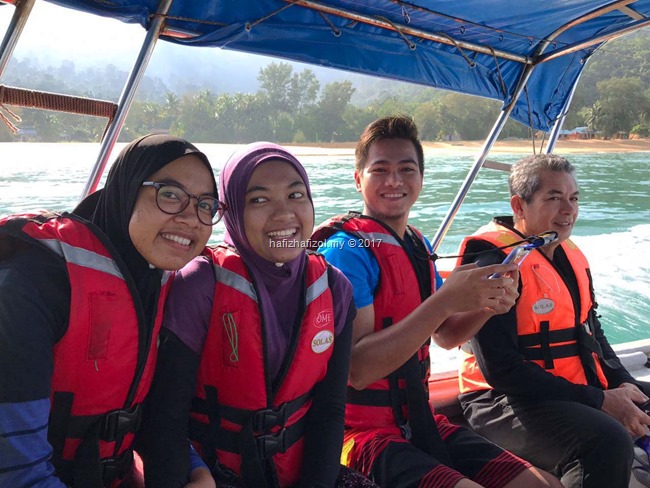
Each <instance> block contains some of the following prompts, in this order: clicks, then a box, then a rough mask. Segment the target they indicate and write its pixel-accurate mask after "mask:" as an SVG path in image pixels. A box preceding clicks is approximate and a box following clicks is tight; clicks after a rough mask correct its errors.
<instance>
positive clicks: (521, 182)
mask: <svg viewBox="0 0 650 488" xmlns="http://www.w3.org/2000/svg"><path fill="white" fill-rule="evenodd" d="M547 171H555V172H558V173H570V174H573V173H574V172H575V168H574V166H573V165H572V164H571V163H570V162H569V161H568V160H567V159H566V158H563V157H561V156H557V155H555V154H534V155H532V156H526V157H525V158H523V159H522V160H520V161H518V162H517V163H515V164H513V165H512V168H511V169H510V176H509V177H508V188H509V190H510V196H511V197H512V196H514V195H518V196H519V197H521V199H522V200H523V201H524V202H526V203H530V202H531V201H532V199H533V195H534V194H535V192H537V190H539V187H540V186H541V184H542V183H541V174H542V173H545V172H547Z"/></svg>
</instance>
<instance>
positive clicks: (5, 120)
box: [0, 85, 22, 134]
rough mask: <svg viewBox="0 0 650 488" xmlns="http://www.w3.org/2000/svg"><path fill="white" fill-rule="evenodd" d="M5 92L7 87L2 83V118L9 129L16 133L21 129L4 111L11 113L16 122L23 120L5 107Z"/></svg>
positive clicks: (0, 97)
mask: <svg viewBox="0 0 650 488" xmlns="http://www.w3.org/2000/svg"><path fill="white" fill-rule="evenodd" d="M4 92H5V87H4V86H3V85H0V120H2V121H3V122H4V123H5V125H6V126H7V127H9V130H10V131H11V132H13V133H14V134H16V133H17V132H18V131H19V130H20V129H19V128H18V127H17V126H16V125H15V124H14V123H13V122H12V121H11V120H9V117H7V116H6V115H5V114H4V112H6V113H7V114H9V115H10V116H11V117H12V118H13V119H14V120H15V121H16V122H22V119H21V118H20V117H19V116H18V115H17V114H15V113H14V112H12V111H11V110H9V109H8V108H7V107H5V106H4V104H3V103H2V102H3V101H4Z"/></svg>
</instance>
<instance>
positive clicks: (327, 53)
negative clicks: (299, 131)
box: [51, 0, 650, 131]
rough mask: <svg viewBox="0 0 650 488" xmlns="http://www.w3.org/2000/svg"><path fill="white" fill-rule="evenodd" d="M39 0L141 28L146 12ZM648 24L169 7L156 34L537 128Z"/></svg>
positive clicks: (557, 9) (188, 0)
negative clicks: (399, 88)
mask: <svg viewBox="0 0 650 488" xmlns="http://www.w3.org/2000/svg"><path fill="white" fill-rule="evenodd" d="M51 1H52V3H56V4H58V5H62V6H64V7H70V8H74V9H78V10H82V11H85V12H90V13H93V14H98V15H103V16H108V17H113V18H117V19H120V20H122V21H124V22H130V23H139V24H140V25H142V26H143V27H144V28H148V27H149V25H150V23H151V21H152V19H153V18H154V15H155V14H156V10H157V8H158V3H157V2H156V1H154V0H51ZM649 17H650V0H637V1H634V0H618V1H602V0H525V1H522V0H490V1H485V0H469V1H459V0H439V1H435V2H434V1H431V0H428V1H426V0H412V1H401V0H363V1H361V0H354V1H352V0H326V1H312V0H286V1H284V0H174V1H173V3H172V5H171V9H170V10H169V13H168V15H167V18H166V20H165V31H164V34H163V36H162V37H161V38H162V39H165V40H168V41H172V42H176V43H180V44H186V45H195V46H214V47H221V48H226V49H233V50H238V51H245V52H251V53H256V54H263V55H268V56H275V57H279V58H284V59H288V60H293V61H300V62H304V63H311V64H316V65H320V66H328V67H332V68H338V69H343V70H346V71H353V72H359V73H366V74H370V75H375V76H381V77H384V78H392V79H397V80H403V81H407V82H412V83H418V84H422V85H427V86H432V87H436V88H442V89H446V90H454V91H458V92H462V93H467V94H471V95H478V96H482V97H488V98H493V99H497V100H501V101H502V102H503V103H504V105H508V104H510V103H512V102H513V101H514V102H515V107H514V109H513V111H512V113H511V116H512V117H513V118H514V119H516V120H518V121H519V122H521V123H523V124H526V125H529V126H531V127H533V128H535V129H539V130H543V131H548V130H549V129H550V128H551V127H552V126H553V124H554V122H555V121H556V120H557V119H558V117H560V116H561V115H562V113H563V111H564V109H565V106H566V105H567V100H569V99H570V95H571V91H572V88H573V86H574V84H575V83H576V82H577V79H578V77H579V76H580V73H581V71H582V69H583V68H584V66H585V62H586V61H587V59H588V58H589V56H590V55H591V54H592V53H593V52H594V51H595V50H596V49H597V48H598V47H600V46H601V45H602V44H603V43H605V42H606V41H607V40H609V39H612V38H614V37H618V36H620V35H623V34H625V33H628V32H631V31H633V30H636V29H638V28H641V27H643V26H646V25H648V24H649V23H650V18H649ZM532 67H534V69H533V70H532V73H530V76H528V73H527V70H528V71H529V70H530V69H531V68H532ZM522 83H525V89H524V91H523V94H522V95H521V96H520V97H519V98H518V99H517V100H516V101H515V100H513V99H514V97H515V95H516V94H517V93H518V88H519V86H520V85H521V84H522Z"/></svg>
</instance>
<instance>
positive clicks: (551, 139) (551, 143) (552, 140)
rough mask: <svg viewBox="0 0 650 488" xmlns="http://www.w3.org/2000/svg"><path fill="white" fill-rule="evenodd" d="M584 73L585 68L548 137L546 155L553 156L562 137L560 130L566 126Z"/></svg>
mask: <svg viewBox="0 0 650 488" xmlns="http://www.w3.org/2000/svg"><path fill="white" fill-rule="evenodd" d="M582 73H584V67H583V68H582V71H581V72H580V75H578V77H577V78H576V81H575V83H574V84H573V87H572V88H571V93H569V96H568V97H567V99H566V103H565V104H564V108H563V109H562V117H560V118H559V119H557V120H556V121H555V124H553V127H552V128H551V132H550V133H549V136H548V144H547V145H546V151H545V152H546V154H551V153H553V151H554V150H555V144H556V143H557V139H558V137H559V136H560V130H561V129H562V126H563V125H564V120H565V119H566V115H567V113H569V107H570V106H571V102H572V101H573V95H575V93H576V88H577V87H578V83H579V82H580V78H581V77H582Z"/></svg>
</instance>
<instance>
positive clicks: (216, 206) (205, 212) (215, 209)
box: [142, 181, 226, 225]
mask: <svg viewBox="0 0 650 488" xmlns="http://www.w3.org/2000/svg"><path fill="white" fill-rule="evenodd" d="M142 186H153V187H154V188H155V189H156V205H158V208H159V209H160V211H161V212H164V213H166V214H168V215H176V214H179V213H181V212H182V211H183V210H185V209H186V208H187V206H188V205H189V204H190V199H192V198H194V199H195V200H196V202H197V203H196V216H197V217H198V218H199V221H200V222H201V223H202V224H204V225H214V224H216V223H217V222H219V221H220V220H221V217H223V212H224V210H225V209H226V204H225V203H223V202H220V201H219V200H217V199H216V198H214V197H209V196H204V195H200V196H199V195H192V194H190V193H187V192H186V191H185V190H183V189H182V188H179V187H177V186H174V185H170V184H168V183H157V182H155V181H145V182H144V183H142Z"/></svg>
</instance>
